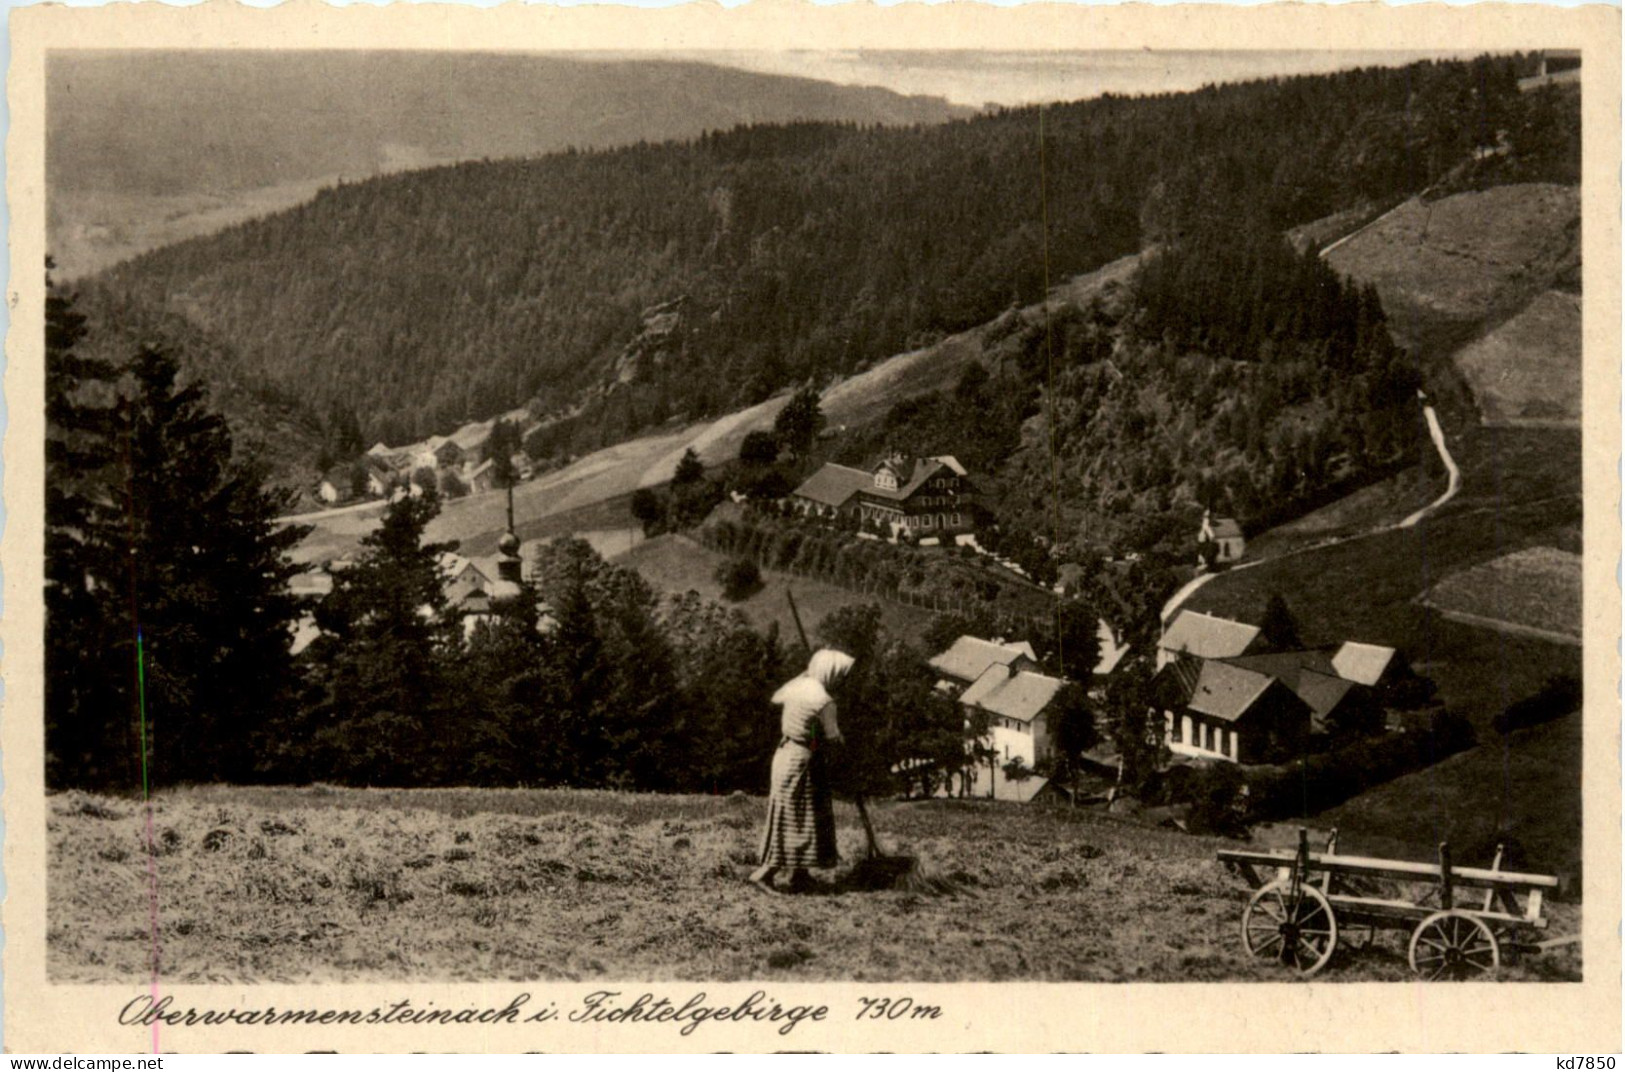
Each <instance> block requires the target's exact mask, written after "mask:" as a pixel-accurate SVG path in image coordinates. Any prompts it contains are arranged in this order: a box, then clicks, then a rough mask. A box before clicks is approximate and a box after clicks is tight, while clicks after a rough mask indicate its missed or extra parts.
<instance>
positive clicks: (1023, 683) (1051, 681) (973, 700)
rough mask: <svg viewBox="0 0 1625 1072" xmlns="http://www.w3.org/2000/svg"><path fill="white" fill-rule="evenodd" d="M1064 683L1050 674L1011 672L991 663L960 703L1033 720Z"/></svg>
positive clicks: (1014, 717)
mask: <svg viewBox="0 0 1625 1072" xmlns="http://www.w3.org/2000/svg"><path fill="white" fill-rule="evenodd" d="M1065 684H1066V682H1064V681H1062V680H1061V679H1060V678H1058V677H1050V676H1049V675H1048V674H1035V673H1033V672H1032V671H1030V670H1019V671H1017V672H1016V673H1014V674H1012V673H1010V671H1009V669H1008V668H1006V667H1003V666H990V667H988V668H987V670H986V671H985V672H984V673H983V674H982V676H981V677H979V678H977V679H976V681H975V682H974V683H973V684H972V685H971V687H970V688H968V689H966V690H965V694H964V695H963V696H961V697H960V698H959V702H960V703H962V704H965V705H966V706H967V707H980V708H981V709H982V710H984V711H989V712H992V713H993V714H995V715H1001V716H1003V717H1004V718H1013V719H1015V720H1017V721H1018V722H1031V721H1032V720H1033V719H1035V718H1037V717H1038V716H1039V715H1041V714H1042V713H1043V711H1044V708H1046V707H1048V706H1049V702H1050V701H1051V700H1053V699H1055V694H1056V693H1057V692H1060V691H1061V686H1063V685H1065Z"/></svg>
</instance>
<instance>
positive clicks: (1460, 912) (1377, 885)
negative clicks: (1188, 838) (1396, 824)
mask: <svg viewBox="0 0 1625 1072" xmlns="http://www.w3.org/2000/svg"><path fill="white" fill-rule="evenodd" d="M1502 855H1503V853H1502V849H1501V847H1499V846H1498V847H1497V848H1496V852H1495V862H1494V863H1493V864H1491V865H1490V866H1489V867H1488V868H1482V867H1457V866H1455V865H1453V864H1452V863H1451V861H1450V846H1449V845H1448V844H1441V845H1440V846H1439V862H1438V863H1437V864H1425V863H1416V862H1413V861H1410V860H1384V859H1378V858H1376V857H1369V856H1341V855H1338V853H1337V831H1335V830H1333V831H1332V834H1331V838H1330V840H1329V841H1328V842H1327V845H1326V851H1325V852H1320V853H1314V852H1310V851H1309V835H1308V832H1307V831H1303V830H1300V831H1299V832H1298V849H1297V851H1296V852H1291V851H1287V850H1279V849H1278V850H1273V851H1260V850H1249V849H1222V850H1220V852H1219V860H1220V862H1222V863H1224V864H1225V865H1227V866H1228V867H1229V868H1230V869H1231V870H1233V871H1237V872H1239V873H1240V874H1241V876H1242V877H1243V878H1245V879H1246V880H1247V884H1248V885H1249V886H1251V887H1252V888H1253V889H1254V890H1255V891H1256V892H1254V893H1253V895H1252V899H1251V900H1249V901H1248V902H1247V908H1246V909H1245V910H1244V911H1243V912H1242V916H1241V940H1242V944H1243V945H1245V946H1246V948H1247V952H1248V953H1250V954H1251V955H1253V956H1255V957H1260V958H1268V959H1273V960H1278V961H1280V962H1281V963H1282V964H1284V965H1286V966H1287V967H1290V968H1293V969H1295V970H1296V971H1297V972H1298V974H1300V975H1303V976H1309V975H1313V974H1314V973H1315V972H1317V971H1319V970H1320V969H1321V968H1323V967H1325V966H1326V963H1327V962H1328V961H1330V960H1331V959H1332V954H1333V953H1334V952H1335V951H1336V949H1337V943H1338V940H1339V938H1344V939H1346V938H1347V937H1348V934H1349V932H1350V931H1351V930H1355V929H1357V928H1364V929H1365V930H1366V940H1365V942H1364V943H1363V944H1364V945H1369V944H1370V942H1371V940H1372V938H1373V937H1375V934H1376V932H1377V931H1379V930H1396V931H1409V932H1410V964H1411V970H1412V971H1414V972H1416V973H1417V974H1418V975H1420V976H1422V977H1423V978H1424V979H1428V980H1433V979H1454V980H1471V979H1478V978H1483V977H1485V976H1488V975H1489V974H1491V973H1492V972H1494V971H1495V970H1496V969H1498V968H1499V967H1500V966H1501V961H1502V957H1503V955H1506V956H1507V957H1508V958H1510V957H1512V956H1516V955H1518V954H1519V953H1523V952H1531V951H1538V950H1542V949H1546V948H1550V947H1552V946H1556V945H1564V944H1568V943H1570V942H1573V941H1576V940H1577V939H1574V938H1561V939H1556V940H1553V941H1547V942H1536V941H1535V940H1534V938H1535V936H1536V935H1537V934H1538V932H1540V931H1542V930H1544V929H1545V927H1546V919H1545V917H1544V916H1543V915H1542V914H1541V907H1542V905H1541V902H1542V898H1543V896H1544V894H1545V892H1546V891H1547V890H1553V889H1556V888H1557V879H1556V878H1554V877H1553V876H1551V875H1533V874H1522V873H1519V872H1515V871H1503V870H1501V859H1502ZM1396 886H1397V887H1398V888H1400V889H1401V890H1409V891H1412V892H1410V893H1403V892H1402V893H1397V894H1396V893H1394V892H1392V889H1393V887H1396ZM1419 887H1421V888H1422V892H1420V893H1416V892H1414V891H1416V890H1417V889H1418V888H1419ZM1362 947H1363V946H1362Z"/></svg>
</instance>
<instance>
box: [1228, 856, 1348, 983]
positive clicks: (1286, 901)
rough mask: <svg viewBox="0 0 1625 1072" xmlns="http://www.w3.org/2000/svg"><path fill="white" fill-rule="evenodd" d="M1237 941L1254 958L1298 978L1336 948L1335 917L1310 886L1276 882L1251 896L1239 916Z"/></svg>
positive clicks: (1321, 963) (1322, 964) (1322, 962)
mask: <svg viewBox="0 0 1625 1072" xmlns="http://www.w3.org/2000/svg"><path fill="white" fill-rule="evenodd" d="M1241 941H1242V944H1244V945H1245V946H1246V947H1247V952H1248V953H1251V954H1252V955H1253V956H1255V957H1271V958H1274V959H1276V960H1279V961H1280V962H1281V963H1282V964H1285V965H1286V966H1287V967H1289V968H1296V969H1297V971H1298V974H1299V975H1305V976H1308V975H1313V974H1315V973H1316V972H1317V971H1319V970H1320V969H1321V968H1324V967H1325V966H1326V962H1327V961H1328V960H1331V959H1332V950H1334V949H1336V948H1337V916H1336V915H1335V914H1334V913H1333V912H1332V906H1331V904H1330V902H1328V901H1327V900H1326V895H1325V894H1323V893H1321V892H1320V891H1319V890H1317V889H1315V888H1314V887H1313V886H1306V885H1303V884H1302V883H1299V884H1298V886H1297V889H1295V890H1294V889H1293V884H1292V883H1291V882H1289V881H1282V880H1280V879H1277V880H1276V881H1274V882H1271V883H1270V884H1269V885H1268V886H1265V887H1263V888H1262V889H1260V890H1259V891H1258V892H1257V893H1255V894H1253V899H1252V900H1251V901H1248V902H1247V910H1246V911H1245V912H1243V913H1242V915H1241Z"/></svg>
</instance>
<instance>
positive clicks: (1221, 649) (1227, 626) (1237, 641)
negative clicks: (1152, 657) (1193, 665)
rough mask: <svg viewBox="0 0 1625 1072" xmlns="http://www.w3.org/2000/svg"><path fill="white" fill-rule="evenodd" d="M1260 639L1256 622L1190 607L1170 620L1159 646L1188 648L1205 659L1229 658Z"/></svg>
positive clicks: (1168, 648)
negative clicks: (1222, 616)
mask: <svg viewBox="0 0 1625 1072" xmlns="http://www.w3.org/2000/svg"><path fill="white" fill-rule="evenodd" d="M1257 639H1258V626H1256V625H1248V624H1246V623H1245V622H1233V621H1231V620H1230V619H1228V618H1215V617H1213V616H1212V615H1211V614H1202V613H1200V612H1198V611H1194V610H1187V611H1181V612H1180V613H1179V616H1178V617H1177V618H1175V619H1174V620H1173V621H1172V622H1170V623H1169V624H1168V628H1167V629H1166V630H1164V632H1163V634H1162V642H1161V644H1160V645H1159V646H1160V647H1161V648H1163V649H1164V650H1165V651H1176V652H1177V651H1185V652H1189V653H1190V654H1192V655H1196V656H1200V657H1201V658H1204V659H1228V658H1230V657H1232V656H1235V655H1240V654H1242V653H1243V652H1245V651H1246V650H1247V649H1248V648H1249V647H1251V646H1252V644H1253V641H1255V640H1257Z"/></svg>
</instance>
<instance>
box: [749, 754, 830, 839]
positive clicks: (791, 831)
mask: <svg viewBox="0 0 1625 1072" xmlns="http://www.w3.org/2000/svg"><path fill="white" fill-rule="evenodd" d="M839 859H840V857H839V855H838V854H837V853H836V851H835V805H834V802H833V801H832V800H831V799H830V793H829V782H828V780H827V779H826V778H825V777H824V758H823V757H822V756H820V755H818V754H816V753H815V752H813V751H812V749H810V748H808V747H807V746H806V745H804V744H798V743H796V742H794V741H784V742H782V743H781V744H780V745H779V750H778V751H777V752H775V753H773V793H772V796H770V797H769V798H768V802H767V830H766V832H765V833H764V834H763V836H762V863H763V864H764V865H765V866H768V867H791V868H794V867H834V866H835V864H836V861H837V860H839Z"/></svg>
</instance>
